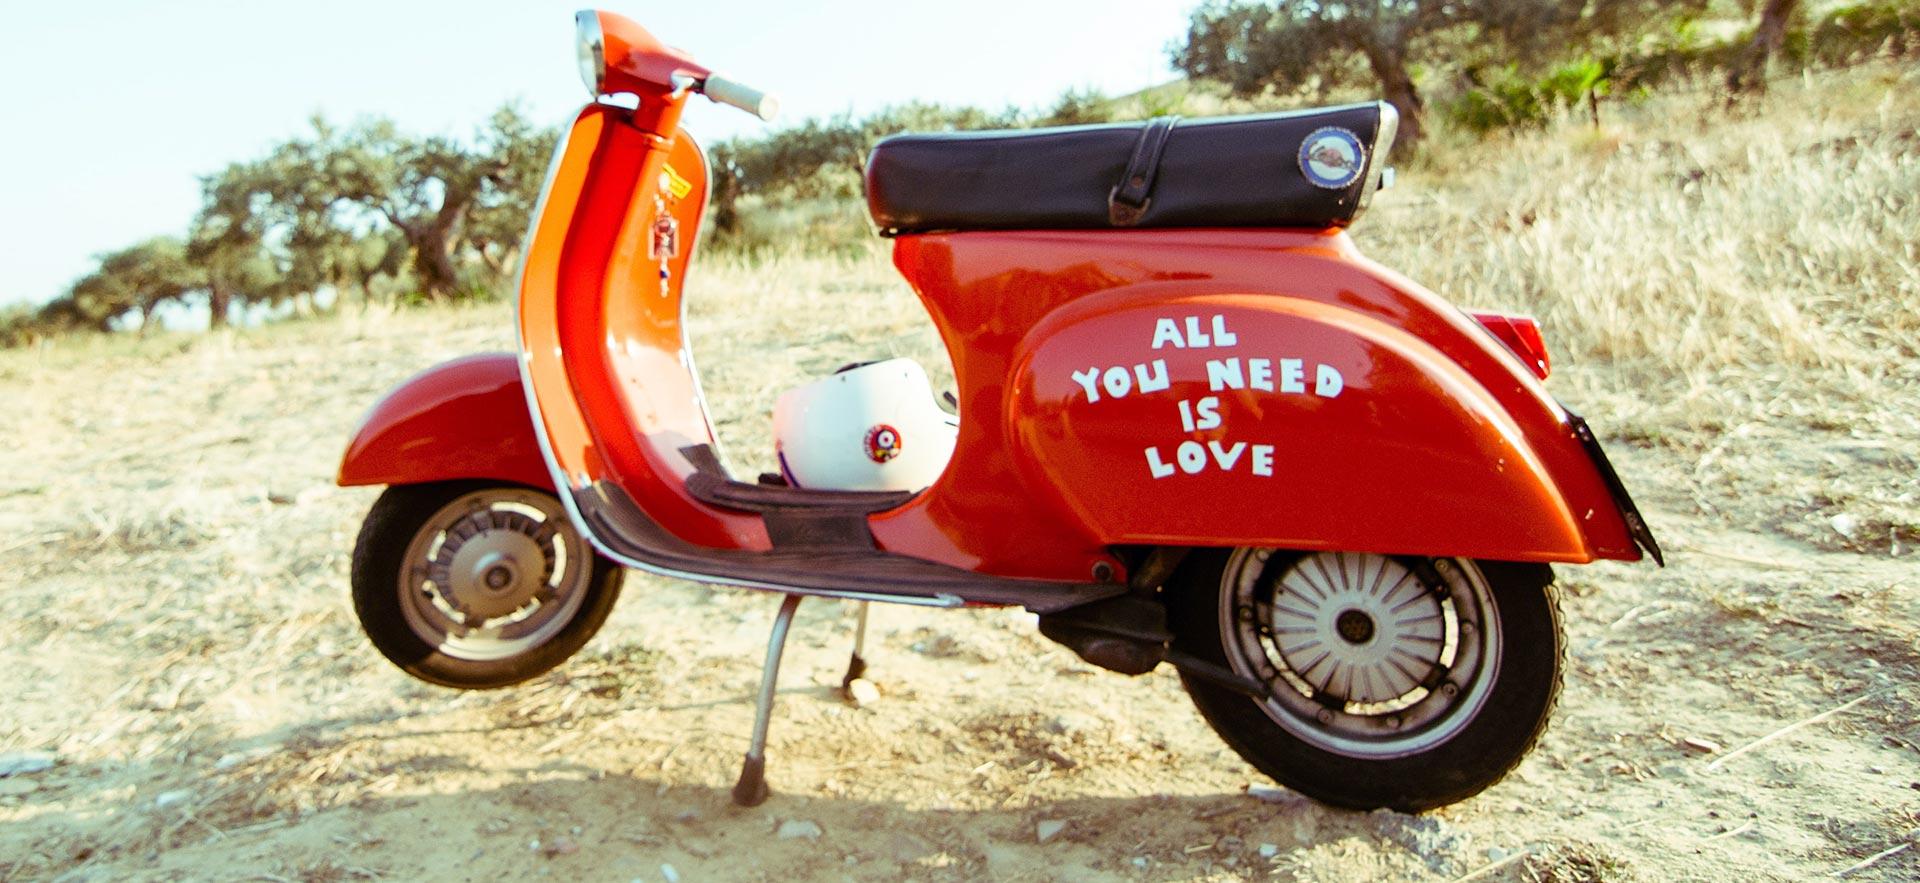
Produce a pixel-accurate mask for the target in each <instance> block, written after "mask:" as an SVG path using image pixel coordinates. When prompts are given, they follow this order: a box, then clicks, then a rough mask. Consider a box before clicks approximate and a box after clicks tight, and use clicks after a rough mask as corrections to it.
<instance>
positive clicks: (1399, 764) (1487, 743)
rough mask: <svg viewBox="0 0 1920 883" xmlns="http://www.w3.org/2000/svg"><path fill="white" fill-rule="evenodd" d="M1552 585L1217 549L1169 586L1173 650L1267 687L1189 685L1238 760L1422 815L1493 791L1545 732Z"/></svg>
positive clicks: (1507, 571)
mask: <svg viewBox="0 0 1920 883" xmlns="http://www.w3.org/2000/svg"><path fill="white" fill-rule="evenodd" d="M1552 582H1553V571H1552V570H1551V569H1550V568H1548V567H1547V566H1546V565H1544V564H1516V563H1508V562H1493V561H1473V560H1469V559H1458V558H1441V559H1428V558H1409V557H1392V556H1384V555H1370V554H1361V553H1352V552H1317V553H1305V554H1302V553H1295V552H1280V551H1272V550H1266V549H1238V550H1224V549H1223V550H1205V551H1199V552H1195V553H1194V554H1193V555H1191V556H1189V558H1188V559H1187V561H1186V562H1185V563H1184V564H1183V565H1182V567H1181V569H1180V572H1179V573H1177V574H1175V576H1174V578H1173V579H1172V580H1170V581H1169V583H1168V587H1167V588H1168V593H1169V599H1168V600H1169V604H1168V606H1169V608H1170V617H1171V619H1172V625H1173V629H1174V634H1175V642H1176V646H1177V647H1179V648H1180V649H1182V650H1183V651H1185V652H1187V653H1190V654H1193V655H1195V656H1198V657H1201V658H1203V659H1206V660H1207V661H1210V662H1213V663H1215V664H1217V665H1221V666H1225V667H1227V668H1229V669H1231V670H1232V671H1234V672H1235V673H1236V674H1240V675H1242V676H1245V677H1248V678H1251V679H1253V680H1255V681H1258V682H1260V683H1262V684H1265V685H1266V687H1267V690H1268V693H1269V697H1268V698H1266V699H1255V698H1252V697H1250V696H1247V695H1245V694H1243V693H1239V692H1235V691H1233V690H1230V689H1227V688H1224V687H1222V686H1219V685H1217V684H1214V683H1211V682H1208V681H1205V680H1200V679H1197V678H1190V677H1185V676H1183V678H1182V680H1183V683H1184V684H1185V686H1186V689H1187V693H1188V694H1189V695H1190V696H1191V697H1192V698H1193V701H1194V704H1195V705H1197V706H1198V707H1199V709H1200V713H1201V715H1203V716H1204V717H1205V718H1206V719H1207V722H1208V723H1209V724H1211V725H1212V726H1213V728H1214V730H1215V731H1216V732H1218V733H1219V734H1220V737H1221V738H1222V739H1223V740H1225V741H1226V743H1227V744H1228V745H1229V746H1231V747H1232V748H1233V749H1234V750H1235V751H1237V752H1238V753H1239V754H1240V756H1241V757H1243V758H1245V759H1246V760H1247V762H1248V763H1251V764H1253V765H1254V766H1255V767H1256V768H1258V769H1259V770H1260V771H1261V772H1263V773H1266V774H1267V775H1268V776H1271V777H1273V779H1274V780H1275V781H1278V782H1280V783H1281V784H1283V785H1286V786H1287V787H1289V788H1292V789H1294V790H1296V791H1299V792H1300V793H1302V794H1305V795H1307V796H1309V797H1312V798H1314V799H1315V800H1318V801H1321V802H1323V803H1328V804H1332V805H1334V806H1341V807H1347V808H1351V809H1376V808H1380V807H1388V808H1392V809H1396V810H1400V811H1402V812H1419V811H1421V810H1426V809H1431V808H1433V807H1437V806H1444V805H1446V804H1449V803H1455V802H1458V801H1461V800H1465V799H1466V798H1468V797H1472V796H1473V795H1475V794H1478V793H1480V792H1481V791H1482V790H1485V789H1486V788H1487V787H1488V786H1490V785H1492V784H1493V783H1495V782H1497V781H1499V780H1500V779H1501V778H1502V777H1504V776H1505V775H1506V774H1507V773H1508V772H1509V771H1510V770H1512V769H1513V767H1514V766H1515V765H1516V764H1518V763H1519V762H1520V759H1521V758H1522V757H1523V756H1525V755H1526V753H1527V752H1528V751H1529V750H1531V749H1532V747H1533V745H1534V743H1535V742H1536V741H1537V740H1538V739H1539V736H1540V734H1541V732H1542V731H1543V730H1544V729H1545V728H1546V722H1547V718H1548V717H1549V715H1550V714H1551V712H1552V710H1553V705H1554V702H1555V700H1556V698H1557V697H1558V696H1559V692H1560V677H1561V675H1560V663H1561V656H1562V652H1563V650H1562V641H1563V638H1562V634H1561V628H1560V613H1559V603H1558V599H1557V597H1556V596H1555V594H1554V592H1553V587H1552Z"/></svg>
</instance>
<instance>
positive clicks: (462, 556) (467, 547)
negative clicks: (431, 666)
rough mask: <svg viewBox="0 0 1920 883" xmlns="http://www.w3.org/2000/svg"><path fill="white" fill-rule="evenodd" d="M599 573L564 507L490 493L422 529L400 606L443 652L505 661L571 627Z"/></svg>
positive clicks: (459, 503) (511, 492) (410, 553)
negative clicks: (593, 567) (587, 590)
mask: <svg viewBox="0 0 1920 883" xmlns="http://www.w3.org/2000/svg"><path fill="white" fill-rule="evenodd" d="M591 576H592V553H591V552H590V551H589V550H588V549H587V547H586V544H585V542H584V541H583V540H582V539H581V537H580V535H579V533H578V532H577V531H575V530H574V528H573V525H572V523H571V522H569V521H568V520H567V515H566V513H565V512H564V511H562V510H561V509H560V504H559V501H557V500H554V499H553V498H552V497H550V496H547V495H546V494H541V493H537V492H534V491H527V490H522V489H518V488H490V489H487V490H482V491H475V492H474V493H471V494H467V495H465V496H462V497H460V498H459V499H456V500H454V501H453V502H451V503H449V504H447V505H446V506H443V507H441V509H440V511H439V512H436V513H435V514H434V515H433V517H431V518H429V519H428V520H427V521H426V523H425V524H423V525H422V526H421V529H420V532H419V533H418V534H416V535H415V537H414V539H413V542H412V543H411V544H409V545H408V547H407V553H406V558H405V562H404V563H403V565H402V569H401V573H400V580H399V585H398V588H399V591H400V601H401V604H400V609H401V613H402V615H403V616H404V617H405V618H406V621H407V625H408V627H410V628H411V629H413V632H414V634H416V635H418V636H419V637H420V638H421V640H423V641H426V642H427V643H428V644H430V645H432V646H434V647H436V648H437V649H438V650H439V651H440V652H442V653H445V654H447V655H449V656H453V657H456V658H460V659H470V660H495V659H503V658H507V657H511V656H514V655H516V654H519V653H524V652H526V651H528V650H530V649H533V648H534V647H537V646H539V645H540V644H543V643H545V642H546V641H547V640H549V639H551V638H552V637H553V636H554V635H555V634H557V633H559V631H560V630H561V629H563V628H565V627H566V625H567V623H568V622H569V621H571V620H572V618H573V615H574V614H575V613H577V612H578V611H579V609H580V606H581V604H582V602H583V600H584V597H585V594H586V591H585V589H586V585H587V581H588V580H589V579H591Z"/></svg>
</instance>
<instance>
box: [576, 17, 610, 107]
mask: <svg viewBox="0 0 1920 883" xmlns="http://www.w3.org/2000/svg"><path fill="white" fill-rule="evenodd" d="M573 29H574V33H575V35H576V36H575V39H574V44H575V45H574V48H575V51H576V52H577V53H578V55H579V57H580V82H582V83H584V84H586V87H587V91H588V92H589V93H592V94H593V95H595V96H596V97H597V96H599V95H600V94H601V93H602V92H603V91H604V90H603V89H602V88H601V87H602V86H603V85H605V84H606V77H607V43H606V38H605V37H604V35H602V34H601V33H600V13H598V12H595V11H594V10H591V9H582V10H580V11H579V12H576V13H574V14H573Z"/></svg>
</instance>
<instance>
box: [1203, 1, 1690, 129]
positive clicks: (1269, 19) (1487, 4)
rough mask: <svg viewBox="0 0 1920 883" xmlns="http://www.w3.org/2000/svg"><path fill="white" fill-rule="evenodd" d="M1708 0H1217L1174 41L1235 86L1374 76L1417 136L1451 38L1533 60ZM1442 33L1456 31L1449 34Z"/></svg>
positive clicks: (1251, 90) (1245, 89)
mask: <svg viewBox="0 0 1920 883" xmlns="http://www.w3.org/2000/svg"><path fill="white" fill-rule="evenodd" d="M1706 3H1707V0H1275V2H1254V0H1208V2H1207V3H1205V4H1203V5H1201V6H1200V7H1199V8H1198V9H1195V10H1194V12H1193V15H1192V16H1191V18H1190V20H1189V23H1188V26H1187V33H1186V36H1185V37H1184V38H1183V39H1182V40H1181V41H1179V42H1178V43H1176V44H1175V45H1174V46H1173V47H1172V49H1171V52H1172V60H1173V64H1174V66H1175V67H1177V68H1179V69H1180V70H1182V71H1184V72H1185V73H1186V74H1187V75H1189V76H1192V77H1197V78H1206V79H1213V80H1218V81H1220V82H1223V83H1226V84H1227V85H1228V87H1230V88H1231V89H1232V90H1233V91H1234V92H1235V93H1236V94H1240V95H1258V94H1260V93H1263V92H1265V91H1267V90H1269V89H1280V90H1288V89H1297V88H1301V87H1305V86H1311V85H1315V84H1320V85H1323V86H1324V85H1335V84H1340V83H1345V82H1356V81H1364V80H1370V81H1371V82H1373V83H1374V84H1376V85H1377V86H1378V88H1379V89H1380V92H1381V95H1382V97H1384V98H1385V99H1386V100H1387V102H1388V103H1390V104H1392V105H1393V106H1394V109H1395V110H1398V111H1399V112H1400V121H1401V122H1400V133H1401V134H1400V137H1401V140H1403V141H1406V142H1408V143H1417V142H1418V141H1419V140H1420V138H1421V135H1422V133H1423V132H1424V130H1425V121H1426V104H1425V100H1424V98H1423V97H1422V95H1421V89H1420V85H1419V83H1418V82H1417V78H1416V77H1415V70H1416V67H1417V66H1418V65H1419V64H1421V63H1423V62H1424V63H1431V62H1434V61H1438V60H1440V53H1441V52H1443V51H1444V50H1445V48H1446V47H1448V46H1457V45H1459V44H1460V43H1461V42H1462V41H1469V42H1473V43H1476V44H1480V45H1481V46H1482V47H1483V48H1484V49H1486V50H1488V51H1494V52H1498V53H1500V54H1502V55H1505V56H1507V57H1508V58H1509V60H1514V61H1524V62H1534V61H1538V60H1543V59H1545V58H1546V57H1548V56H1550V55H1552V54H1553V53H1556V52H1560V53H1564V52H1565V51H1566V50H1567V49H1568V48H1569V47H1575V46H1578V45H1580V44H1581V43H1583V42H1586V41H1590V40H1593V39H1596V38H1600V37H1606V36H1612V35H1615V34H1619V33H1622V32H1627V31H1634V30H1638V29H1643V28H1645V27H1647V26H1648V25H1649V23H1650V22H1653V21H1657V20H1661V19H1664V18H1666V17H1670V16H1675V15H1680V14H1685V13H1686V12H1688V11H1691V10H1696V9H1699V8H1701V7H1704V6H1705V5H1706ZM1443 36H1450V37H1454V38H1456V39H1453V40H1450V41H1449V40H1442V39H1440V38H1441V37H1443Z"/></svg>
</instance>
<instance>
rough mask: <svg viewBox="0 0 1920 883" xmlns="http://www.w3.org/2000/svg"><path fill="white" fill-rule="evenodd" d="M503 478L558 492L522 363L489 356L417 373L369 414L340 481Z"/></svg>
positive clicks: (351, 446) (344, 483) (505, 356)
mask: <svg viewBox="0 0 1920 883" xmlns="http://www.w3.org/2000/svg"><path fill="white" fill-rule="evenodd" d="M474 478H486V479H499V480H502V481H511V482H515V483H517V484H524V485H528V486H530V487H537V488H545V489H547V490H552V489H553V479H552V477H551V475H550V473H549V472H548V471H547V465H546V461H545V459H544V458H543V456H542V455H541V453H540V441H539V439H538V438H536V437H535V436H534V433H533V422H532V420H531V419H530V418H529V417H528V414H527V398H526V392H525V391H524V390H523V389H522V387H521V385H520V363H519V359H518V358H517V357H515V356H514V355H512V354H510V353H483V354H480V355H475V356H467V357H465V358H460V359H455V360H453V361H451V362H443V363H441V364H439V365H435V366H434V367H432V368H428V369H427V370H425V371H423V372H421V373H419V374H417V375H415V376H414V377H412V378H410V379H408V380H407V381H406V382H404V383H402V384H400V385H399V386H398V387H395V388H394V390H393V391H392V392H389V393H387V395H386V397H385V398H383V399H381V400H380V402H379V403H378V404H376V405H374V406H373V410H371V411H369V412H367V416H366V418H365V419H363V420H361V421H360V428H359V429H357V430H355V431H354V434H353V441H351V442H349V443H348V444H347V452H346V455H345V456H344V457H342V458H341V460H340V475H339V478H338V479H337V481H338V483H339V484H340V485H342V486H345V487H350V486H356V485H381V484H416V483H419V482H426V481H447V480H452V479H474Z"/></svg>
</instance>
